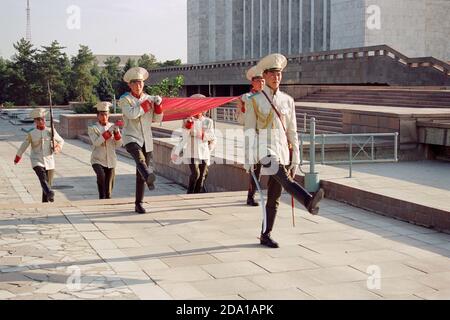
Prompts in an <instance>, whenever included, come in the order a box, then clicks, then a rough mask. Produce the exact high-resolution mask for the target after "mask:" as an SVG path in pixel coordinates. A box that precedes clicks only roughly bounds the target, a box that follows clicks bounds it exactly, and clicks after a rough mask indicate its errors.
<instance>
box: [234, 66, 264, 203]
mask: <svg viewBox="0 0 450 320" xmlns="http://www.w3.org/2000/svg"><path fill="white" fill-rule="evenodd" d="M247 79H248V80H249V81H250V82H251V84H252V89H251V90H250V92H249V93H246V94H244V95H242V97H241V98H240V99H239V100H238V110H237V119H238V122H239V124H242V125H244V122H245V103H246V102H247V101H248V100H249V99H250V98H251V97H252V96H253V95H255V94H256V93H258V92H260V91H261V90H262V88H263V87H264V83H265V80H264V78H263V72H262V70H260V69H259V68H258V66H254V67H252V68H250V69H249V70H248V71H247ZM254 173H255V177H256V179H258V180H259V178H260V176H261V163H257V164H256V165H255V168H254ZM255 193H256V182H255V180H254V179H253V177H252V175H251V174H250V175H249V184H248V194H247V205H248V206H251V207H257V206H258V205H259V203H258V202H257V201H256V200H255Z"/></svg>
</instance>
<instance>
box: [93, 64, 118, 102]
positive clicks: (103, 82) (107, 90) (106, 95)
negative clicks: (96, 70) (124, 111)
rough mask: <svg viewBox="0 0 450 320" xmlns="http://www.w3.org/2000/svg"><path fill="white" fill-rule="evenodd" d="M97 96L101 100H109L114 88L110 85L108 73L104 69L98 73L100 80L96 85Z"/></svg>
mask: <svg viewBox="0 0 450 320" xmlns="http://www.w3.org/2000/svg"><path fill="white" fill-rule="evenodd" d="M96 92H97V96H98V97H99V99H100V100H101V101H110V100H111V99H112V97H113V95H114V89H113V87H112V85H111V81H110V78H109V74H108V72H107V71H106V69H104V70H103V71H102V73H101V74H100V80H99V82H98V84H97V86H96Z"/></svg>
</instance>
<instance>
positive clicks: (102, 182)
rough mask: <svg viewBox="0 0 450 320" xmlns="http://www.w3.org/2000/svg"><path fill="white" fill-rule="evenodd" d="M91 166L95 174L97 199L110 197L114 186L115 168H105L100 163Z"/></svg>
mask: <svg viewBox="0 0 450 320" xmlns="http://www.w3.org/2000/svg"><path fill="white" fill-rule="evenodd" d="M92 168H93V169H94V171H95V174H96V175H97V187H98V197H99V199H111V193H112V190H113V188H114V178H115V170H114V168H107V167H104V166H102V165H100V164H97V163H96V164H93V165H92Z"/></svg>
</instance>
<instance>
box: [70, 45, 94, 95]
mask: <svg viewBox="0 0 450 320" xmlns="http://www.w3.org/2000/svg"><path fill="white" fill-rule="evenodd" d="M94 60H95V57H94V55H93V54H92V52H91V50H90V49H89V48H88V47H87V46H83V45H81V46H80V49H79V50H78V54H77V55H76V56H75V57H73V58H72V77H71V85H72V88H73V97H75V98H76V99H77V100H79V101H82V102H88V101H89V102H92V101H93V100H94V99H93V92H94V85H95V77H94V76H93V75H92V73H91V69H92V68H93V65H94Z"/></svg>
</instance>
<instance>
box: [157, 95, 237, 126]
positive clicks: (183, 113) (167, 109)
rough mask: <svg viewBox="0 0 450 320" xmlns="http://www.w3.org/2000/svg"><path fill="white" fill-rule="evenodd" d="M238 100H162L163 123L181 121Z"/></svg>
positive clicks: (229, 98) (234, 98)
mask: <svg viewBox="0 0 450 320" xmlns="http://www.w3.org/2000/svg"><path fill="white" fill-rule="evenodd" d="M237 99H239V98H238V97H221V98H163V103H162V106H163V110H164V119H163V121H174V120H182V119H185V118H188V117H191V116H195V115H196V114H199V113H200V112H206V111H208V110H211V109H215V108H218V107H220V106H223V105H224V104H227V103H230V102H232V101H235V100H237Z"/></svg>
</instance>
